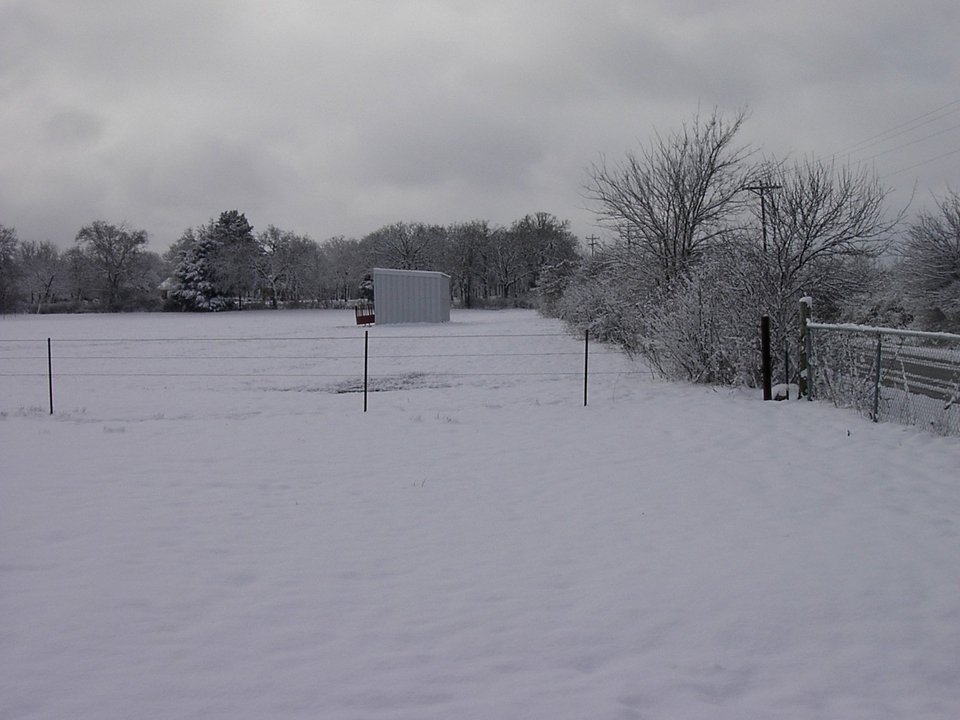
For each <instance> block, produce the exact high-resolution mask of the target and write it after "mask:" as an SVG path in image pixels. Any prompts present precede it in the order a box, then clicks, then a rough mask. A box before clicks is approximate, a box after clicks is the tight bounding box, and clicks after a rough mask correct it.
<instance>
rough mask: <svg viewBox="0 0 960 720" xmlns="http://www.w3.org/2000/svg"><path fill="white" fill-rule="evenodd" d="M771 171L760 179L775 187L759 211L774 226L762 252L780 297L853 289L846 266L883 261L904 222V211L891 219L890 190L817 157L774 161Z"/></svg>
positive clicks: (857, 171)
mask: <svg viewBox="0 0 960 720" xmlns="http://www.w3.org/2000/svg"><path fill="white" fill-rule="evenodd" d="M768 167H770V168H772V171H768V172H761V174H760V177H762V179H763V183H764V184H765V185H767V186H768V187H775V188H776V189H774V190H772V191H771V192H769V193H768V194H767V196H766V198H764V201H765V205H764V206H763V208H762V212H761V208H757V211H756V213H757V220H758V221H761V222H763V221H765V222H766V225H767V227H768V228H769V233H767V234H768V237H769V240H768V245H767V248H764V249H763V250H762V251H761V252H762V253H763V256H762V259H763V260H764V264H766V265H767V266H768V267H769V268H770V270H771V271H772V273H773V278H772V279H773V281H774V283H775V286H776V289H777V292H778V293H780V294H781V295H783V296H785V297H786V298H789V299H793V298H795V297H798V296H799V294H800V293H803V292H814V291H817V292H820V293H830V294H834V293H843V292H846V291H849V288H848V287H846V283H845V280H846V278H847V277H848V273H845V272H841V271H842V270H844V266H845V265H849V263H850V262H851V261H854V260H862V259H865V258H876V257H878V256H879V255H880V254H881V253H882V252H883V251H884V250H885V249H886V248H887V247H888V246H889V243H890V232H891V231H892V230H893V228H894V227H896V225H897V224H898V222H899V221H900V220H901V219H902V213H901V214H899V215H897V216H896V217H893V218H888V217H887V216H886V213H885V208H884V201H885V199H886V197H887V195H888V193H889V190H887V189H886V188H884V187H883V186H882V185H881V184H880V181H879V180H878V179H877V177H876V175H874V174H873V173H872V172H870V171H868V170H867V169H866V168H862V167H861V168H856V169H854V168H851V167H849V166H846V165H844V166H840V167H837V166H835V165H834V164H833V163H830V162H825V161H822V160H817V159H805V160H802V161H799V162H796V163H793V164H787V163H780V162H772V163H771V164H770V165H769V166H768ZM757 249H758V250H759V248H757Z"/></svg>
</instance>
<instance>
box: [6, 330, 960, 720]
mask: <svg viewBox="0 0 960 720" xmlns="http://www.w3.org/2000/svg"><path fill="white" fill-rule="evenodd" d="M352 322H353V317H352V315H350V314H349V313H342V312H306V311H305V312H281V313H269V312H267V313H254V312H250V313H232V314H224V315H119V316H118V315H113V316H77V317H39V318H37V317H6V318H0V341H3V340H11V339H32V340H34V341H35V342H33V343H9V342H0V413H2V415H0V451H2V455H0V477H2V481H0V718H3V719H4V720H8V719H13V718H37V719H39V718H44V719H50V720H52V719H58V720H59V719H63V718H70V719H71V720H76V719H79V718H91V719H96V720H108V719H117V720H119V719H121V718H122V719H124V720H126V719H128V718H158V719H159V718H162V719H164V720H168V719H170V718H204V719H210V718H224V719H226V718H230V719H231V720H237V719H244V718H250V719H257V720H262V719H263V718H335V719H337V720H341V719H342V720H347V719H350V718H438V719H439V718H443V719H450V718H458V719H462V718H484V719H489V718H545V719H555V718H571V719H572V718H591V719H596V718H671V719H673V718H711V719H715V718H737V719H738V720H740V719H743V718H831V719H845V718H870V719H871V720H874V719H876V718H898V719H899V718H911V719H918V718H956V717H960V534H958V522H960V441H958V439H956V438H941V437H936V436H933V435H928V434H924V433H923V432H920V431H918V430H915V429H911V428H905V427H901V426H896V425H885V424H880V425H873V424H871V423H870V422H869V421H866V420H864V419H862V418H860V417H859V416H857V415H855V414H853V413H851V412H849V411H843V410H837V409H834V408H832V407H830V406H827V405H821V404H818V403H807V402H781V403H763V402H761V401H760V399H759V393H756V392H748V391H730V390H716V389H711V388H705V387H689V386H683V385H674V384H667V383H662V382H658V381H656V380H653V379H652V378H651V377H650V375H649V374H648V373H645V372H644V371H643V369H642V368H641V367H636V366H634V365H633V364H632V363H631V362H630V361H628V360H626V359H624V358H622V357H620V356H618V355H616V354H612V353H610V351H609V350H608V351H606V352H605V353H604V352H603V351H601V349H600V348H599V347H598V348H595V349H594V354H592V355H591V358H590V367H591V369H592V370H595V372H596V374H595V375H594V376H592V377H591V380H590V404H589V406H588V407H586V408H585V407H583V394H582V393H583V390H582V382H583V381H582V376H581V375H580V374H579V373H580V372H581V370H582V365H583V357H582V351H583V347H582V340H578V339H576V338H573V337H569V336H564V335H563V333H562V329H561V327H560V326H559V325H558V324H557V323H555V322H553V321H550V320H546V319H543V318H539V317H538V316H536V315H535V314H533V313H530V312H524V311H505V312H488V313H483V312H455V313H454V315H453V322H451V323H449V324H446V325H443V326H398V327H390V328H381V327H375V328H373V329H371V331H370V349H371V361H370V373H371V376H372V378H371V388H372V389H376V390H378V391H377V392H372V393H371V394H370V396H369V412H367V413H364V412H363V409H362V396H361V395H360V394H358V393H356V392H351V391H352V390H355V389H356V388H357V387H359V384H358V383H359V378H360V377H361V374H362V356H363V331H362V330H361V329H358V328H356V327H355V326H351V323H352ZM418 336H419V337H418ZM503 336H513V337H503ZM48 337H51V338H53V343H52V345H53V349H54V374H55V410H56V411H55V414H54V415H53V416H52V417H51V416H50V415H49V414H48V408H47V386H46V377H45V372H46V338H48ZM131 338H136V339H137V340H138V342H131V341H130V339H131ZM197 338H205V340H204V341H202V342H200V341H198V340H197ZM251 338H272V339H270V340H266V339H261V340H253V339H251ZM308 338H309V339H308ZM92 339H96V340H104V341H106V340H109V341H110V342H98V343H90V342H89V341H90V340H92ZM211 339H212V340H211ZM145 341H149V342H145ZM410 355H417V356H419V357H408V356H410ZM548 373H551V374H548ZM344 391H347V392H344Z"/></svg>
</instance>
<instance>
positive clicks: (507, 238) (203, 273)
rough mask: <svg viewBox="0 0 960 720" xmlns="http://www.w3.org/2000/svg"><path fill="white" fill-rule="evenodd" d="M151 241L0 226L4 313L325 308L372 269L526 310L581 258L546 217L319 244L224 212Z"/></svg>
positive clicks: (114, 232)
mask: <svg viewBox="0 0 960 720" xmlns="http://www.w3.org/2000/svg"><path fill="white" fill-rule="evenodd" d="M147 244H148V236H147V232H146V231H145V230H141V229H135V228H130V227H128V226H126V225H125V224H112V223H109V222H106V221H103V220H97V221H94V222H92V223H90V224H89V225H86V226H84V227H83V228H81V229H80V230H79V232H78V233H77V235H76V239H75V243H74V245H73V246H72V247H70V248H69V249H66V250H61V249H60V248H58V247H57V246H56V245H55V244H53V243H52V242H34V241H31V240H20V239H18V237H17V234H16V231H15V230H14V228H12V227H5V226H2V225H0V311H2V312H18V311H31V312H38V313H39V312H55V311H60V312H75V311H89V310H101V311H125V310H160V309H166V310H195V311H215V310H228V309H243V308H244V307H251V306H261V307H262V306H266V307H272V308H278V307H281V306H285V307H291V306H292V307H304V306H308V307H329V306H335V305H339V304H343V303H345V302H347V301H350V300H352V299H355V298H357V297H359V294H360V285H361V283H362V281H363V278H364V275H365V274H366V273H367V272H368V271H369V270H370V268H372V267H391V268H400V269H409V270H439V271H441V272H445V273H447V274H448V275H450V277H451V292H452V296H453V300H454V301H455V302H457V303H459V304H460V305H461V306H464V307H473V306H476V305H496V304H510V305H523V304H529V303H530V302H532V301H531V298H532V297H533V296H534V295H535V293H536V291H537V289H538V288H539V287H540V286H541V285H542V284H543V283H544V282H545V281H546V280H547V279H548V278H553V277H555V276H556V274H557V273H558V272H561V271H566V270H569V269H571V268H572V267H574V266H575V264H576V262H577V261H578V259H579V254H578V244H579V243H578V240H577V238H576V237H575V236H574V235H573V234H572V233H571V232H570V230H569V224H568V223H567V222H566V221H561V220H559V219H557V218H556V217H555V216H553V215H551V214H549V213H545V212H537V213H533V214H530V215H527V216H525V217H523V218H521V219H519V220H517V221H515V222H513V223H511V224H510V225H509V226H507V227H501V226H496V225H493V224H491V223H489V222H487V221H483V220H476V221H470V222H463V223H455V224H452V225H447V226H442V225H431V224H426V223H420V222H411V223H408V222H397V223H394V224H391V225H387V226H384V227H382V228H380V229H378V230H375V231H374V232H372V233H369V234H368V235H366V236H365V237H363V238H361V239H352V238H346V237H342V236H338V237H333V238H330V239H328V240H326V241H324V242H317V241H314V240H313V239H311V238H310V237H309V236H307V235H302V234H298V233H295V232H292V231H288V230H284V229H281V228H279V227H276V226H274V225H268V226H267V227H266V229H264V230H262V231H260V232H255V230H254V228H253V226H252V225H251V224H250V222H249V221H248V220H247V218H246V216H245V214H244V213H242V212H240V211H239V210H227V211H224V212H221V213H220V214H219V216H217V217H215V218H211V219H210V220H209V221H208V222H207V223H205V224H203V225H201V226H198V227H196V228H189V229H187V230H186V231H184V233H183V234H182V235H181V236H180V238H178V239H177V240H176V242H174V243H173V244H172V245H171V247H170V249H169V250H167V251H166V252H165V253H163V254H162V255H160V254H158V253H155V252H151V251H149V250H148V249H147Z"/></svg>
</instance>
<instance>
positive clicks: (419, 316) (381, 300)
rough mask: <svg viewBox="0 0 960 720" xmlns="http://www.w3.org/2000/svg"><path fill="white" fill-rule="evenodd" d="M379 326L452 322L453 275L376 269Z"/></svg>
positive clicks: (374, 274)
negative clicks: (451, 291)
mask: <svg viewBox="0 0 960 720" xmlns="http://www.w3.org/2000/svg"><path fill="white" fill-rule="evenodd" d="M372 274H373V298H374V300H373V302H374V306H375V307H376V318H377V319H376V322H377V324H378V325H381V324H383V325H389V324H391V323H419V322H430V323H439V322H449V321H450V276H449V275H447V274H446V273H442V272H433V271H428V270H390V269H386V268H374V269H373V273H372Z"/></svg>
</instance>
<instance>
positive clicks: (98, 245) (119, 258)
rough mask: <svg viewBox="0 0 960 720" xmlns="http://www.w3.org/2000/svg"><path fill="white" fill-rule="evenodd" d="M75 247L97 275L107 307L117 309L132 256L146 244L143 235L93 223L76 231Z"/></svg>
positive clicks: (145, 236) (143, 233) (97, 221)
mask: <svg viewBox="0 0 960 720" xmlns="http://www.w3.org/2000/svg"><path fill="white" fill-rule="evenodd" d="M77 244H78V245H80V246H81V247H83V248H84V249H85V251H86V252H87V254H88V255H89V257H90V259H91V260H92V261H93V264H94V266H95V267H96V269H97V271H98V273H99V275H100V283H101V288H102V292H103V295H104V296H105V300H106V303H107V306H108V307H109V308H110V309H117V308H118V307H119V306H120V302H121V298H122V295H123V292H124V290H126V289H127V285H128V283H129V281H130V275H131V271H132V270H133V268H134V267H135V261H136V255H137V254H138V253H139V252H140V251H141V250H142V248H143V246H144V245H146V244H147V231H146V230H131V229H129V228H127V227H126V225H124V224H120V225H111V224H109V223H107V222H104V221H103V220H95V221H94V222H92V223H91V224H89V225H87V226H85V227H83V228H81V229H80V232H78V233H77Z"/></svg>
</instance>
